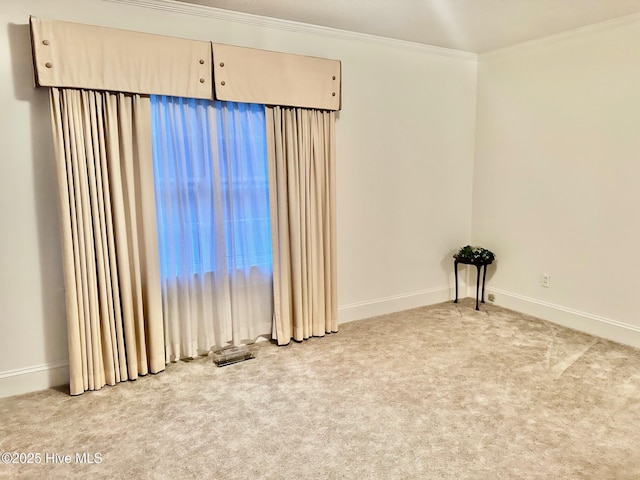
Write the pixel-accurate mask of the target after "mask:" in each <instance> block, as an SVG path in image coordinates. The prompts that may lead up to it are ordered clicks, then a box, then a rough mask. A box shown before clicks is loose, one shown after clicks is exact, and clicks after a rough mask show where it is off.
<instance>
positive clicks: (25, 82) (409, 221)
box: [0, 0, 476, 396]
mask: <svg viewBox="0 0 640 480" xmlns="http://www.w3.org/2000/svg"><path fill="white" fill-rule="evenodd" d="M147 3H148V2H147ZM171 5H172V4H170V3H166V2H165V3H162V2H158V3H157V7H158V8H156V9H149V8H142V7H138V6H134V5H124V4H120V3H114V2H105V1H99V0H57V1H56V2H51V1H50V0H22V1H18V0H11V1H8V2H7V1H5V2H3V3H2V8H1V9H0V28H1V30H0V105H2V115H1V116H0V146H1V147H0V148H1V150H0V152H1V153H0V159H1V160H0V225H2V235H0V351H1V352H2V355H0V396H6V395H12V394H17V393H21V392H25V391H30V390H36V389H39V388H45V387H47V386H50V385H57V384H62V383H65V382H66V380H67V369H66V360H67V346H66V327H65V308H64V292H63V286H62V272H61V259H60V242H59V229H58V221H59V219H58V209H57V186H56V182H55V169H54V161H53V155H52V147H51V128H50V124H49V113H48V97H47V92H46V91H45V90H41V89H34V88H33V86H32V82H33V81H32V67H31V54H30V46H29V34H28V29H27V22H28V15H34V16H38V17H43V18H53V19H58V20H66V21H75V22H82V23H89V24H94V25H103V26H108V27H116V28H124V29H130V30H137V31H145V32H151V33H158V34H165V35H173V36H178V37H184V38H194V39H202V40H213V41H216V42H221V43H230V44H236V45H243V46H252V47H257V48H263V49H271V50H278V51H283V52H291V53H299V54H306V55H315V56H321V57H327V58H335V59H339V60H342V67H343V103H344V109H343V110H342V111H341V112H340V113H339V117H338V122H337V137H338V138H337V144H338V167H337V207H338V249H339V250H338V303H339V309H340V310H339V315H340V321H343V322H344V321H349V320H354V319H357V318H364V317H366V316H370V315H375V314H381V313H385V312H388V311H393V310H400V309H403V308H408V307H412V306H418V305H423V304H427V303H434V302H438V301H443V300H447V299H449V298H450V296H451V288H450V285H451V282H452V273H451V268H452V264H451V258H450V256H451V253H452V251H453V249H454V248H455V247H457V246H460V245H461V244H464V243H466V242H468V241H469V239H470V235H471V186H472V170H473V168H472V167H473V155H474V128H475V98H476V95H475V94H476V57H475V56H474V55H470V54H462V53H457V52H451V51H446V50H442V49H436V48H431V47H419V46H414V45H411V44H406V43H402V42H395V41H390V40H384V39H376V38H374V37H367V36H363V35H356V34H349V33H346V32H339V31H333V30H328V29H321V28H315V27H314V28H312V27H307V26H302V25H297V24H291V23H287V22H276V21H271V20H266V19H260V18H255V17H250V16H246V15H244V16H243V15H233V14H225V13H222V12H216V11H213V10H208V9H206V8H199V7H193V8H191V7H187V6H184V7H180V8H182V9H184V10H189V11H190V12H192V14H185V13H178V12H171V11H169V10H163V9H162V7H168V8H170V7H171Z"/></svg>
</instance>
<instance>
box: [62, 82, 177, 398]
mask: <svg viewBox="0 0 640 480" xmlns="http://www.w3.org/2000/svg"><path fill="white" fill-rule="evenodd" d="M50 99H51V118H52V127H53V134H54V148H55V153H56V162H57V174H58V185H59V192H60V194H59V198H60V211H61V220H62V229H61V230H62V237H63V242H62V244H63V261H64V275H65V292H66V293H65V295H66V305H67V330H68V343H69V374H70V392H71V394H72V395H77V394H80V393H82V392H84V391H86V390H96V389H100V388H102V387H103V386H104V385H106V384H109V385H114V384H115V383H117V382H120V381H124V380H133V379H136V378H137V377H138V376H139V375H145V374H147V373H149V372H151V373H157V372H159V371H162V370H164V366H165V362H164V335H163V324H162V303H161V294H160V279H159V267H158V262H157V258H158V257H157V233H156V224H155V206H154V194H153V170H152V159H151V133H150V104H149V99H148V98H146V97H141V96H139V95H128V94H112V93H108V92H93V91H89V90H82V91H81V90H72V89H57V88H52V89H51V97H50Z"/></svg>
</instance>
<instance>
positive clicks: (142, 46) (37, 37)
mask: <svg viewBox="0 0 640 480" xmlns="http://www.w3.org/2000/svg"><path fill="white" fill-rule="evenodd" d="M30 25H31V41H32V49H33V58H34V70H35V74H36V83H37V85H39V86H41V87H69V88H84V89H90V90H108V91H112V92H130V93H141V94H157V95H171V96H175V97H190V98H204V99H209V100H211V99H213V89H212V77H211V75H212V72H211V43H210V42H201V41H195V40H185V39H182V38H173V37H165V36H161V35H151V34H147V33H139V32H130V31H127V30H117V29H114V28H104V27H95V26H93V25H83V24H80V23H70V22H60V21H56V20H44V19H40V18H35V17H31V18H30Z"/></svg>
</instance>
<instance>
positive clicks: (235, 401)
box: [0, 299, 640, 480]
mask: <svg viewBox="0 0 640 480" xmlns="http://www.w3.org/2000/svg"><path fill="white" fill-rule="evenodd" d="M482 308H483V310H482V311H480V312H476V311H475V310H474V309H473V302H472V301H471V300H470V299H465V300H464V301H463V302H462V303H461V304H459V305H455V304H453V303H444V304H439V305H433V306H429V307H423V308H418V309H414V310H409V311H405V312H400V313H395V314H391V315H385V316H381V317H376V318H372V319H367V320H361V321H358V322H352V323H348V324H345V325H342V326H341V327H340V332H339V333H337V334H333V335H329V336H327V337H325V338H316V339H312V340H310V341H308V342H305V343H303V344H291V345H289V346H287V347H276V346H274V345H272V344H270V343H266V342H265V343H262V344H259V345H256V346H255V347H254V348H253V351H254V354H255V355H256V357H257V358H256V359H255V360H249V361H246V362H243V363H239V364H236V365H232V366H228V367H224V368H217V367H216V366H215V365H213V363H212V362H211V359H210V358H209V359H200V360H195V361H192V362H181V363H178V364H172V365H170V366H169V368H168V369H167V371H166V372H164V373H162V374H159V375H155V376H148V377H146V378H142V379H140V380H138V381H136V382H129V383H126V384H120V385H118V386H116V387H107V388H105V389H103V390H101V391H98V392H90V393H86V394H84V395H82V396H80V397H70V396H68V395H67V393H66V391H65V390H64V389H52V390H46V391H43V392H38V393H32V394H27V395H23V396H18V397H12V398H6V399H2V400H0V452H21V453H25V454H29V453H31V454H33V456H32V457H31V459H32V460H34V461H37V458H38V457H37V456H36V455H35V454H39V455H40V457H39V458H40V461H41V464H39V465H16V464H9V465H7V464H0V477H2V478H12V479H14V478H25V479H40V478H52V479H54V478H55V479H58V478H112V479H116V478H127V479H128V478H135V479H172V480H173V479H192V478H193V479H195V478H198V479H219V480H225V479H249V480H253V479H337V478H345V479H412V478H415V479H638V478H640V454H639V453H638V447H639V446H640V426H639V423H640V351H638V350H634V349H632V348H629V347H625V346H621V345H618V344H615V343H611V342H608V341H604V340H600V339H597V338H594V337H590V336H588V335H585V334H581V333H578V332H574V331H571V330H567V329H565V328H562V327H559V326H555V325H553V324H550V323H547V322H544V321H541V320H538V319H535V318H532V317H528V316H524V315H521V314H517V313H514V312H511V311H508V310H504V309H501V308H498V307H494V306H490V305H486V306H483V307H482ZM76 453H78V454H80V456H82V454H85V453H86V454H87V455H86V456H85V457H84V459H85V461H87V460H93V461H94V462H96V463H93V464H89V463H79V462H77V461H76V460H77V459H76ZM54 455H56V456H55V457H54ZM64 455H69V456H70V457H69V459H70V461H71V464H64V463H63V464H60V463H53V462H54V461H62V460H64V458H63V457H64ZM4 459H5V457H4V456H3V460H4ZM17 460H21V459H20V458H19V457H18V458H17ZM22 460H27V457H26V456H23V457H22ZM97 462H99V463H97Z"/></svg>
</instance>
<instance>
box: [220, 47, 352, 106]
mask: <svg viewBox="0 0 640 480" xmlns="http://www.w3.org/2000/svg"><path fill="white" fill-rule="evenodd" d="M213 60H214V62H213V63H214V78H215V82H214V84H215V96H216V99H217V100H228V101H232V102H244V103H262V104H265V105H281V106H293V107H304V108H313V109H320V110H340V106H341V105H340V102H341V93H340V92H341V83H340V82H341V80H340V79H341V76H340V72H341V63H340V62H339V61H338V60H328V59H325V58H316V57H306V56H303V55H290V54H286V53H279V52H269V51H267V50H256V49H253V48H243V47H236V46H232V45H222V44H217V43H214V44H213Z"/></svg>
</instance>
